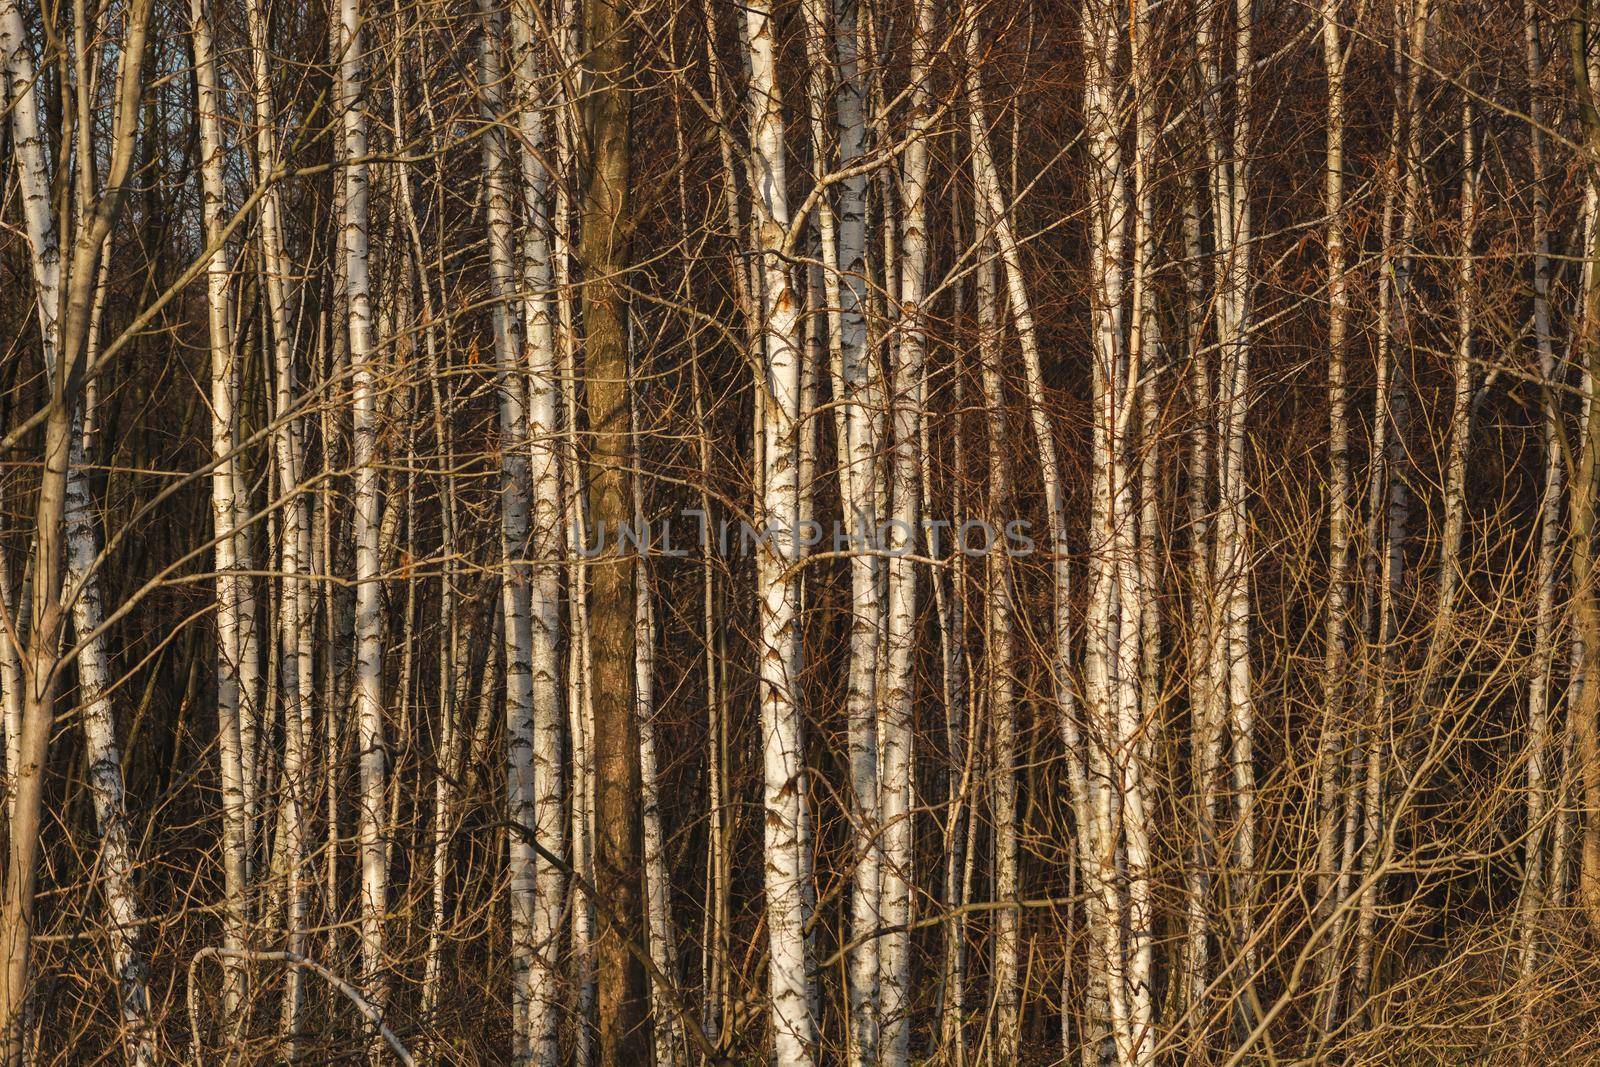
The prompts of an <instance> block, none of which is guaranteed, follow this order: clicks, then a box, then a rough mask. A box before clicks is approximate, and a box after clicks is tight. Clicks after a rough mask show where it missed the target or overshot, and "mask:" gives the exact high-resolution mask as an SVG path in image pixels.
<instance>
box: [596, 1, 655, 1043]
mask: <svg viewBox="0 0 1600 1067" xmlns="http://www.w3.org/2000/svg"><path fill="white" fill-rule="evenodd" d="M625 2H626V0H585V3H584V19H585V23H586V28H587V31H588V32H587V40H588V44H589V48H588V52H587V53H586V56H585V60H584V65H585V66H586V67H587V71H586V73H587V75H588V81H589V86H590V89H589V98H588V103H587V114H586V116H585V118H586V125H587V126H588V133H589V158H588V160H587V162H588V168H587V185H586V188H585V190H584V198H583V220H582V222H583V237H582V244H581V246H580V256H581V258H582V265H583V269H584V272H585V273H584V278H585V280H584V284H583V328H584V390H585V394H586V397H587V402H588V413H589V431H590V440H591V441H592V443H593V444H592V447H593V450H592V452H591V453H590V456H589V464H588V491H589V517H590V520H591V522H592V523H594V524H596V526H597V531H598V532H597V536H599V537H600V538H601V539H602V540H603V541H604V542H606V543H608V544H609V545H610V546H611V547H610V548H609V549H608V550H607V551H606V552H604V553H603V554H602V555H601V556H600V557H599V558H598V559H597V560H596V561H595V563H594V565H593V567H592V568H591V577H590V590H591V592H590V606H589V622H590V641H591V645H590V647H591V648H592V650H593V655H594V748H595V751H594V768H595V859H594V870H595V888H596V890H597V891H598V893H599V896H600V899H599V900H598V901H596V902H595V905H596V906H595V919H596V929H597V937H596V945H595V949H596V951H595V969H596V980H597V984H598V987H599V996H598V1002H599V1003H598V1010H599V1020H598V1021H599V1030H600V1064H601V1067H630V1065H633V1064H644V1063H649V1062H650V1042H649V1032H648V1026H647V1025H646V1019H647V1008H646V1005H647V1003H648V1001H647V998H646V991H645V981H644V970H643V968H642V966H641V965H640V963H639V960H638V959H637V958H636V957H635V956H634V955H633V953H632V951H631V950H630V943H631V944H632V945H642V944H644V921H643V915H644V909H643V899H644V897H643V881H644V865H643V859H642V857H643V845H642V838H641V835H640V821H639V723H638V719H637V718H636V717H635V715H634V706H633V699H634V698H633V689H634V666H635V664H634V641H635V637H634V566H635V563H634V560H633V559H632V558H630V557H629V556H628V555H627V553H626V551H625V550H624V546H623V539H622V537H621V536H620V533H621V529H622V526H623V524H624V523H626V522H628V521H629V519H630V518H631V516H632V495H631V493H630V491H629V485H628V468H629V464H630V462H631V456H632V454H633V452H632V449H631V447H630V444H629V427H628V352H627V315H628V303H627V300H628V297H627V293H626V291H625V289H624V287H623V280H624V279H623V277H622V275H623V272H624V271H625V270H626V269H627V265H628V239H629V235H630V225H629V216H628V212H629V188H628V185H629V158H628V135H629V113H630V110H631V97H630V90H629V88H628V86H627V84H626V83H627V80H628V78H629V74H630V70H631V67H632V63H633V40H632V36H631V31H630V29H629V27H628V25H627V23H626V17H627V16H626V12H625V11H624V10H623V7H622V5H623V3H625Z"/></svg>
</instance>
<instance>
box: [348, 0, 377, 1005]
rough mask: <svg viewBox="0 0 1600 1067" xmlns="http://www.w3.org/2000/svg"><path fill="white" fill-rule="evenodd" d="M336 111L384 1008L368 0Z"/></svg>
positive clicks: (364, 844)
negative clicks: (339, 120) (365, 36)
mask: <svg viewBox="0 0 1600 1067" xmlns="http://www.w3.org/2000/svg"><path fill="white" fill-rule="evenodd" d="M338 32H339V42H340V45H341V47H340V51H339V78H338V110H339V112H340V114H341V116H342V121H343V144H342V145H341V154H342V160H343V164H344V165H343V171H342V173H343V179H344V180H343V183H342V184H343V191H344V208H343V216H342V218H341V220H340V224H341V246H342V250H343V253H344V254H343V261H344V273H345V279H344V281H345V291H344V295H345V300H346V303H347V309H346V310H347V326H348V330H349V333H348V337H349V341H348V343H349V350H350V366H351V370H352V377H353V392H352V396H351V407H352V411H353V420H354V422H353V426H352V438H351V439H352V446H353V447H352V456H351V464H352V466H353V468H354V470H355V506H354V513H355V556H356V574H355V581H356V610H355V640H356V653H355V687H354V700H355V709H356V731H357V748H358V753H359V756H358V758H359V761H360V762H359V767H360V782H359V785H358V793H359V799H358V802H357V805H356V815H357V820H356V825H357V830H356V834H357V840H358V842H359V845H360V855H361V898H360V899H361V962H362V969H363V981H362V983H361V984H362V990H363V993H364V995H365V996H366V997H367V999H368V1000H370V1001H372V1003H373V1004H375V1005H376V1006H377V1007H378V1010H379V1011H382V1010H383V1009H384V1007H385V1006H386V1004H387V1002H388V979H387V976H386V974H385V960H384V930H383V927H384V916H385V912H386V910H387V908H388V896H389V890H388V868H387V865H386V862H385V860H386V853H387V850H386V848H385V846H384V833H385V830H384V825H383V821H384V794H385V782H386V778H387V770H386V765H387V749H386V746H385V742H384V709H383V590H382V586H381V584H380V582H381V577H382V571H381V568H382V563H381V560H380V559H379V538H380V533H381V529H382V502H381V500H380V499H379V497H380V489H379V472H378V467H377V445H378V421H379V416H378V388H379V382H378V366H377V356H376V353H375V351H374V349H373V344H372V297H371V285H370V282H369V280H368V269H367V259H368V252H367V233H368V211H367V166H368V165H367V161H366V156H367V152H368V149H367V119H366V99H365V96H366V89H365V77H366V49H365V44H364V42H363V35H362V14H361V8H360V0H340V3H339V31H338Z"/></svg>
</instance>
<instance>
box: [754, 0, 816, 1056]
mask: <svg viewBox="0 0 1600 1067" xmlns="http://www.w3.org/2000/svg"><path fill="white" fill-rule="evenodd" d="M744 39H745V45H746V49H747V54H748V57H749V63H750V87H749V111H750V131H751V133H750V141H751V146H750V147H751V152H750V165H751V171H752V174H753V175H754V179H755V194H756V195H755V204H754V208H755V215H756V227H755V229H756V239H757V243H758V250H759V251H760V252H761V254H762V266H763V271H762V283H763V292H762V315H761V322H762V342H763V344H762V352H763V360H762V368H761V371H762V372H761V377H760V380H759V382H758V386H757V402H758V405H760V407H761V409H762V411H763V414H764V418H763V419H762V420H761V430H760V434H761V437H760V444H761V463H760V464H759V466H758V472H759V476H760V498H759V504H760V510H759V515H758V517H759V519H760V520H761V523H762V527H763V529H762V532H763V534H764V535H765V541H764V543H763V545H762V546H761V549H760V552H759V555H758V559H757V581H758V594H759V596H760V601H761V607H760V620H761V624H760V639H759V640H760V646H759V649H758V654H759V656H760V671H759V675H760V702H761V737H762V750H763V765H764V767H763V776H764V781H765V785H764V789H763V804H764V808H765V811H766V818H765V824H764V825H765V846H766V847H765V852H766V856H765V885H766V906H767V934H768V944H769V952H770V958H769V963H768V976H767V977H768V983H767V984H768V996H769V998H770V1005H771V1009H770V1010H771V1012H772V1035H773V1051H774V1058H775V1062H776V1064H777V1067H798V1065H800V1064H807V1063H810V1062H811V1060H812V1055H813V1048H814V1045H815V1042H816V1028H815V1021H814V1019H813V1017H812V1006H811V1005H812V1001H811V982H810V976H809V973H808V964H807V960H806V938H805V925H806V920H807V914H806V910H807V909H806V887H805V885H804V878H805V873H806V871H807V869H808V867H809V863H808V862H807V858H806V853H807V852H808V851H809V849H810V841H809V840H808V839H807V836H806V833H805V825H806V819H805V815H804V812H803V811H802V805H803V798H804V795H805V764H804V759H805V749H804V742H803V739H802V735H801V715H800V706H799V702H798V693H797V692H796V690H795V685H796V683H797V680H798V677H799V667H800V664H799V642H798V641H797V639H796V638H797V628H798V626H799V624H800V603H799V578H798V575H797V574H796V573H795V572H794V568H793V565H794V564H795V562H796V561H797V558H798V552H797V548H796V543H795V542H796V536H795V535H796V526H797V523H798V520H799V513H798V508H799V485H798V475H799V450H798V440H797V427H798V425H799V415H800V379H801V367H800V363H801V358H802V354H801V333H802V330H801V315H800V303H799V299H798V296H797V294H796V292H795V288H794V279H793V277H792V276H791V272H790V268H789V267H788V265H787V264H786V263H785V261H784V259H783V258H782V257H781V256H780V251H781V249H782V248H783V244H784V238H785V234H786V231H787V229H788V226H789V200H788V179H787V167H786V153H785V148H784V143H783V133H784V130H783V100H782V95H781V92H780V90H779V84H778V70H777V61H778V59H777V23H776V21H775V20H774V18H773V14H772V7H771V5H770V3H768V2H767V0H755V2H754V3H752V4H751V5H749V6H748V7H746V8H745V19H744Z"/></svg>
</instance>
